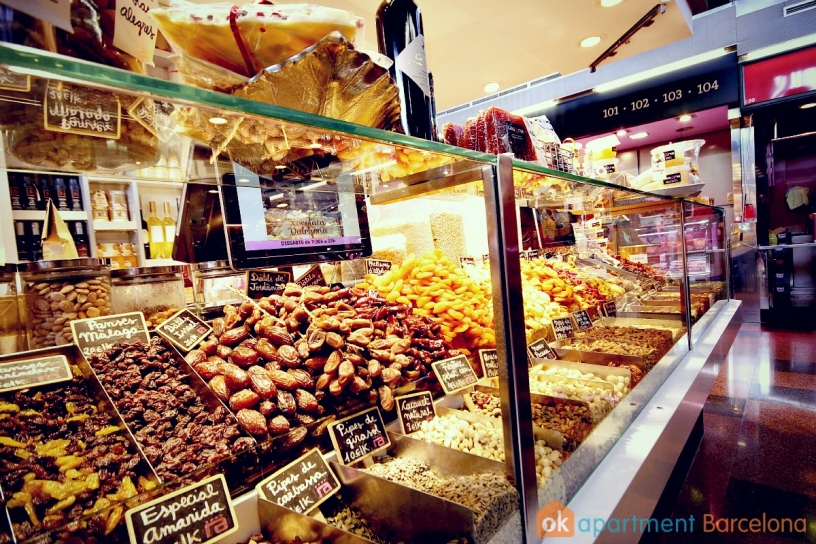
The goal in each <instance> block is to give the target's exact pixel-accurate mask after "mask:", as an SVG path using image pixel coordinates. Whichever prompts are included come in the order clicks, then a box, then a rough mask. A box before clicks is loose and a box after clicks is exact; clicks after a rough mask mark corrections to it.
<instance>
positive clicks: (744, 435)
mask: <svg viewBox="0 0 816 544" xmlns="http://www.w3.org/2000/svg"><path fill="white" fill-rule="evenodd" d="M703 428H704V430H703V439H702V442H701V443H700V447H699V449H698V451H697V454H696V456H695V457H694V461H693V462H692V465H691V469H690V471H689V474H688V476H687V477H686V481H685V483H684V485H683V489H682V491H681V493H680V497H679V499H678V501H677V504H676V506H675V509H674V512H673V515H674V517H676V518H680V517H685V518H688V516H690V515H693V516H694V517H695V519H696V520H699V521H698V522H697V523H698V524H699V526H700V530H697V531H695V533H694V534H693V535H689V534H686V535H680V534H670V535H669V534H667V535H664V537H663V539H662V544H677V543H686V542H695V543H697V542H700V543H709V542H710V543H716V544H730V543H732V542H733V543H742V542H746V543H757V544H766V543H768V544H771V543H774V544H786V543H795V542H816V333H813V332H790V331H773V330H767V329H765V328H764V327H762V326H761V325H759V324H754V323H746V324H744V325H743V326H742V327H741V329H740V332H739V334H738V335H737V338H736V340H735V341H734V345H733V347H732V348H731V352H730V354H729V357H728V361H727V364H726V365H724V366H723V367H722V369H721V371H720V374H719V376H718V378H717V381H716V383H715V385H714V388H713V389H712V391H711V396H710V397H709V399H708V402H707V403H706V406H705V408H704V410H703ZM705 514H710V515H712V516H713V519H715V520H717V519H722V518H760V519H761V518H762V516H763V514H764V515H765V516H766V518H790V519H792V520H795V519H798V518H803V517H805V518H807V520H808V524H807V532H806V533H800V532H796V531H788V532H785V533H782V532H775V533H771V532H767V531H766V532H764V533H762V532H759V533H751V532H747V533H739V532H731V533H722V532H716V531H712V532H708V533H705V532H704V531H702V520H703V516H704V515H705ZM800 526H801V525H800ZM709 527H710V526H709Z"/></svg>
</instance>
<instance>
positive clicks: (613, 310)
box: [603, 300, 618, 317]
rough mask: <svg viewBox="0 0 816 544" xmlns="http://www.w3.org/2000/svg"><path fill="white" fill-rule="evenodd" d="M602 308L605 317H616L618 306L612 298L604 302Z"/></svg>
mask: <svg viewBox="0 0 816 544" xmlns="http://www.w3.org/2000/svg"><path fill="white" fill-rule="evenodd" d="M603 309H604V312H605V313H606V317H618V307H617V306H616V305H615V301H614V300H610V301H609V302H604V305H603Z"/></svg>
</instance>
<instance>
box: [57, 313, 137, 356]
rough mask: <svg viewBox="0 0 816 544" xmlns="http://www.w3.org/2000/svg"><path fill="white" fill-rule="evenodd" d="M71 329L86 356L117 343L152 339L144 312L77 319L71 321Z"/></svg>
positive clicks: (100, 351)
mask: <svg viewBox="0 0 816 544" xmlns="http://www.w3.org/2000/svg"><path fill="white" fill-rule="evenodd" d="M71 331H72V332H73V333H74V342H76V344H77V346H79V349H80V350H81V351H82V354H83V355H85V356H86V357H87V356H88V355H91V354H93V353H102V352H103V351H105V350H108V349H110V348H112V347H113V345H114V344H116V343H120V342H135V341H136V340H139V341H141V342H144V343H145V344H146V343H148V342H149V341H150V335H149V334H148V333H147V324H146V323H145V320H144V314H143V313H142V312H131V313H127V314H116V315H108V316H105V317H91V318H88V319H76V320H74V321H71Z"/></svg>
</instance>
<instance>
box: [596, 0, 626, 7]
mask: <svg viewBox="0 0 816 544" xmlns="http://www.w3.org/2000/svg"><path fill="white" fill-rule="evenodd" d="M621 2H623V0H601V7H603V8H611V7H612V6H617V5H618V4H620V3H621Z"/></svg>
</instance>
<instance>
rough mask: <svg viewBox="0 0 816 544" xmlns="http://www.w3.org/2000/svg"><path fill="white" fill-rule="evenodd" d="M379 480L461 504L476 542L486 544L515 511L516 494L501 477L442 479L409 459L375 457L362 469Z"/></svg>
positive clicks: (427, 467) (476, 475) (480, 476)
mask: <svg viewBox="0 0 816 544" xmlns="http://www.w3.org/2000/svg"><path fill="white" fill-rule="evenodd" d="M363 471H364V472H368V473H370V474H373V475H375V476H379V477H380V478H385V479H386V480H390V481H392V482H396V483H398V484H402V485H405V486H408V487H412V488H414V489H418V490H419V491H423V492H425V493H429V494H431V495H436V496H437V497H440V498H443V499H447V500H449V501H453V502H456V503H459V504H461V505H462V506H464V507H466V508H469V509H470V510H472V511H473V518H474V522H475V525H476V542H477V543H482V542H487V541H488V540H489V539H490V537H491V536H493V535H494V534H496V532H497V531H498V530H499V529H500V528H501V527H502V525H503V524H504V523H505V522H506V521H507V519H508V518H509V517H510V516H511V515H512V514H513V513H514V512H516V511H517V509H518V492H517V491H516V488H515V487H513V486H512V485H510V484H509V483H508V482H507V480H506V478H505V477H504V475H503V474H496V473H492V472H486V473H482V474H471V475H467V476H456V477H452V478H443V477H441V476H439V475H438V474H437V473H436V472H434V471H433V470H431V468H430V467H429V466H428V465H427V464H426V463H423V462H422V461H417V460H415V459H411V458H410V457H388V456H385V457H379V458H376V459H375V464H373V465H371V466H370V467H368V468H365V469H363Z"/></svg>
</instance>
